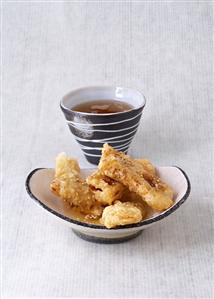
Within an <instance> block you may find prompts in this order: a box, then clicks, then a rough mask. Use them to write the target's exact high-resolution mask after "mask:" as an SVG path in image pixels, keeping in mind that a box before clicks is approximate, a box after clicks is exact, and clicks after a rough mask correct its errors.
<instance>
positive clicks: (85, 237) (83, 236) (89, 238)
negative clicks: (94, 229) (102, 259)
mask: <svg viewBox="0 0 214 299" xmlns="http://www.w3.org/2000/svg"><path fill="white" fill-rule="evenodd" d="M72 231H73V232H74V234H75V235H77V236H78V237H80V238H81V239H83V240H85V241H88V242H93V243H100V244H116V243H122V242H126V241H129V240H131V239H134V238H136V237H138V236H139V235H140V234H141V233H142V230H140V231H138V232H136V233H134V234H131V235H128V236H125V237H119V238H102V237H95V236H89V235H86V234H84V233H81V232H79V231H77V230H75V229H72Z"/></svg>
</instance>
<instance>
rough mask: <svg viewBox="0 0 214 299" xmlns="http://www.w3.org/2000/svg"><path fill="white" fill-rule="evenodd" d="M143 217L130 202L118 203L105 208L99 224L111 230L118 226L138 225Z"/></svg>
mask: <svg viewBox="0 0 214 299" xmlns="http://www.w3.org/2000/svg"><path fill="white" fill-rule="evenodd" d="M142 218H143V216H142V213H141V210H140V209H139V208H138V207H136V206H135V205H134V204H133V203H131V202H123V203H122V202H120V201H119V200H118V201H116V202H115V204H113V205H111V206H108V207H106V208H105V209H104V210H103V214H102V218H101V222H102V223H103V224H104V225H105V226H106V227H107V228H112V227H116V226H118V225H125V224H131V223H138V222H140V221H141V220H142Z"/></svg>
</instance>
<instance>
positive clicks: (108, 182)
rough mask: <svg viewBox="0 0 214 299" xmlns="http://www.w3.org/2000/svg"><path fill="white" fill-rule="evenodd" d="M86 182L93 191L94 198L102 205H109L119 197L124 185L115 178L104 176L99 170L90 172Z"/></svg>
mask: <svg viewBox="0 0 214 299" xmlns="http://www.w3.org/2000/svg"><path fill="white" fill-rule="evenodd" d="M86 182H87V183H88V185H89V186H90V188H91V190H92V191H93V192H94V195H95V198H96V200H97V201H99V202H100V203H101V204H103V205H111V204H112V202H113V201H115V200H117V199H120V198H121V196H122V195H123V191H124V189H125V187H124V186H123V185H122V184H121V183H119V182H116V181H115V180H113V179H111V178H109V177H107V176H105V175H104V174H103V173H102V172H101V171H100V170H97V171H95V172H94V173H92V174H91V175H90V176H89V177H88V178H87V179H86Z"/></svg>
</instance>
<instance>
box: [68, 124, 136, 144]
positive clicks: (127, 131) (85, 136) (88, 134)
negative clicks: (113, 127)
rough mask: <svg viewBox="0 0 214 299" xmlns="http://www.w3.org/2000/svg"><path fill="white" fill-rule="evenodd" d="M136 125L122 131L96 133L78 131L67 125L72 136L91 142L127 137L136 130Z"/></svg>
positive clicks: (94, 131)
mask: <svg viewBox="0 0 214 299" xmlns="http://www.w3.org/2000/svg"><path fill="white" fill-rule="evenodd" d="M137 127H138V124H136V125H134V127H131V128H124V129H123V130H122V131H120V130H119V131H108V132H106V131H96V130H85V129H82V130H79V129H76V128H74V127H73V126H71V125H69V129H70V131H71V133H73V135H74V136H76V137H78V138H83V139H93V140H102V139H110V138H112V139H116V137H123V136H127V135H129V134H131V133H133V132H135V131H136V130H137Z"/></svg>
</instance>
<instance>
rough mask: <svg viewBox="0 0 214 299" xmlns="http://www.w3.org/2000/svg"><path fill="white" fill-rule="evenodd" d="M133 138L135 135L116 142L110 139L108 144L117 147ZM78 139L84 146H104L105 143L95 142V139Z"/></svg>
mask: <svg viewBox="0 0 214 299" xmlns="http://www.w3.org/2000/svg"><path fill="white" fill-rule="evenodd" d="M132 139H133V137H131V138H128V140H126V139H125V140H118V141H116V142H111V141H109V142H108V144H109V145H111V146H113V147H115V148H117V147H119V146H123V145H124V144H127V143H128V142H129V143H131V142H132ZM76 141H77V142H78V143H79V144H80V146H81V145H82V146H87V147H93V148H94V147H103V144H104V143H105V142H94V141H93V140H92V141H90V140H88V141H82V140H76Z"/></svg>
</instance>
